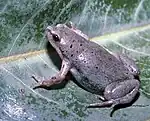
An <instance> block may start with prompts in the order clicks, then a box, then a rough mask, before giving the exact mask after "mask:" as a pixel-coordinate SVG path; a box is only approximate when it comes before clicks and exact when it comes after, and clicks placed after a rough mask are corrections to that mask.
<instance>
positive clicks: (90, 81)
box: [72, 40, 129, 92]
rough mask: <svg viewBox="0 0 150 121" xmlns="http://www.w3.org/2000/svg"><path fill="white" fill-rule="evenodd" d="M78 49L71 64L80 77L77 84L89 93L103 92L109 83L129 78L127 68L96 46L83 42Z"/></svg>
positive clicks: (89, 42)
mask: <svg viewBox="0 0 150 121" xmlns="http://www.w3.org/2000/svg"><path fill="white" fill-rule="evenodd" d="M79 48H80V52H78V54H76V56H74V57H73V58H72V63H73V65H74V66H75V68H76V69H77V71H78V72H79V73H80V76H82V80H80V81H79V83H80V84H81V85H82V86H84V87H85V88H87V89H90V91H91V92H92V91H93V92H100V91H103V90H104V89H105V87H106V86H107V85H108V84H109V83H111V82H115V81H123V80H125V79H126V78H128V77H129V76H128V70H127V68H125V67H124V66H123V64H122V63H121V62H120V61H119V60H118V59H117V58H116V57H114V56H113V55H111V54H110V53H109V52H108V51H106V50H105V49H104V48H103V47H101V46H99V45H98V44H96V43H93V42H91V41H87V40H85V42H84V44H83V45H82V47H79ZM79 48H78V49H79ZM81 48H82V49H81ZM81 50H82V51H81Z"/></svg>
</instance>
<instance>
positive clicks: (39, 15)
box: [0, 0, 150, 121]
mask: <svg viewBox="0 0 150 121" xmlns="http://www.w3.org/2000/svg"><path fill="white" fill-rule="evenodd" d="M149 13H150V1H149V0H112V1H110V0H103V1H100V0H42V1H41V0H23V1H22V0H11V1H9V0H6V1H4V0H0V20H1V21H0V23H1V24H0V27H1V31H0V56H1V58H0V108H1V110H0V120H6V121H7V120H11V121H16V120H21V121H30V120H33V121H59V120H61V121H62V120H66V121H68V120H71V121H72V120H77V121H78V120H82V121H93V120H94V121H100V120H101V121H103V120H108V121H109V120H110V121H111V120H114V121H116V120H118V121H120V120H122V121H124V120H130V121H135V120H140V121H144V120H148V119H149V114H150V106H147V105H150V99H149V98H150V75H149V74H150V24H149V18H150V16H149ZM67 21H72V22H73V23H75V24H76V26H77V27H78V28H79V29H81V30H82V31H83V32H84V33H86V34H87V35H88V36H90V37H91V38H92V39H91V40H92V41H94V42H96V43H98V44H100V45H102V46H104V47H105V48H106V49H108V50H109V51H113V52H119V53H125V54H127V55H128V56H130V57H131V58H133V59H134V60H135V61H136V63H137V65H138V66H139V68H140V70H141V76H140V79H141V88H140V93H141V95H140V97H139V99H138V100H137V101H136V102H135V103H134V105H141V106H143V107H138V106H137V107H136V106H130V107H127V108H124V109H120V110H117V111H116V112H115V113H114V114H113V117H110V112H111V110H110V109H109V108H103V109H87V108H86V106H87V105H88V104H90V103H93V102H99V101H100V100H99V99H98V98H97V96H96V95H93V94H91V93H89V92H87V91H85V90H83V89H81V88H80V87H78V86H77V85H76V84H75V83H74V82H73V81H71V80H70V81H69V82H68V83H67V84H61V85H59V86H58V87H54V88H53V89H52V90H43V89H38V90H33V89H32V88H33V87H34V85H35V84H36V82H35V81H34V80H33V79H32V78H31V76H32V75H33V74H34V75H36V76H39V77H40V78H42V77H44V78H48V77H51V76H53V75H55V74H56V73H58V71H59V68H60V64H61V61H60V58H59V57H58V55H57V54H56V52H55V51H54V49H52V48H51V47H50V46H49V45H47V40H46V38H45V33H44V31H45V28H46V27H47V26H48V25H56V24H57V23H65V22H67ZM100 35H101V36H100ZM46 48H49V49H48V50H49V52H46V51H45V50H42V49H46ZM39 50H40V51H39ZM49 55H50V56H49ZM50 57H51V58H50Z"/></svg>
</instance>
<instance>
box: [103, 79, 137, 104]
mask: <svg viewBox="0 0 150 121" xmlns="http://www.w3.org/2000/svg"><path fill="white" fill-rule="evenodd" d="M139 86H140V82H139V81H138V80H136V79H132V80H125V81H123V82H119V83H118V82H114V83H111V84H110V85H108V86H107V87H106V88H105V92H104V97H105V98H106V99H107V100H112V101H113V105H118V104H126V103H130V102H131V101H132V100H133V99H134V98H135V96H136V94H137V93H138V91H139Z"/></svg>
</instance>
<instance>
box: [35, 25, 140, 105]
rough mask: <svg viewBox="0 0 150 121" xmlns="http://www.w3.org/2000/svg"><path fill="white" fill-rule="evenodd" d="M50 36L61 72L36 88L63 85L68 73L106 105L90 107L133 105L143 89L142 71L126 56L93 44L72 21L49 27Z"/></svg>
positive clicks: (49, 39) (101, 103)
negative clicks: (141, 83) (141, 88)
mask: <svg viewBox="0 0 150 121" xmlns="http://www.w3.org/2000/svg"><path fill="white" fill-rule="evenodd" d="M46 37H47V39H48V41H49V42H50V44H51V45H52V46H53V47H54V49H55V50H56V52H57V53H58V55H59V56H60V58H61V60H62V63H61V69H60V71H59V72H58V73H57V74H56V75H54V76H53V77H51V78H49V79H45V80H42V81H40V80H38V82H37V85H36V86H35V87H34V88H33V89H37V88H48V87H51V86H53V85H57V84H60V83H62V82H63V81H64V80H65V78H66V75H67V74H68V72H71V73H72V75H73V76H74V77H75V79H76V80H77V83H79V84H80V85H81V87H83V88H84V89H85V90H87V91H88V92H90V93H92V94H96V95H99V97H100V99H101V100H102V102H98V103H92V104H89V105H88V106H87V107H99V108H101V107H108V106H111V107H115V106H117V105H120V104H121V105H124V104H128V103H131V102H132V101H133V100H134V99H135V97H136V95H137V94H138V93H139V88H140V79H139V75H140V70H139V68H138V66H137V65H136V63H135V61H134V60H133V59H131V58H129V57H128V56H126V55H124V54H119V53H113V52H110V51H108V50H107V49H105V47H103V46H102V45H99V44H97V43H95V42H93V41H90V39H89V37H88V36H87V35H86V34H84V33H83V32H82V31H81V30H79V29H77V28H76V27H75V26H74V25H73V24H72V23H71V22H70V23H69V24H57V25H56V26H48V27H47V28H46Z"/></svg>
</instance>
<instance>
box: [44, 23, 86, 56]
mask: <svg viewBox="0 0 150 121" xmlns="http://www.w3.org/2000/svg"><path fill="white" fill-rule="evenodd" d="M46 35H47V38H48V41H49V42H50V43H51V45H52V46H53V47H54V48H55V49H56V51H57V52H58V53H59V54H60V53H61V52H62V51H63V50H65V49H67V47H68V46H69V45H70V44H72V43H73V42H74V43H75V42H76V41H77V40H79V39H80V38H83V39H88V37H87V36H86V35H85V34H83V33H82V32H81V31H80V30H79V29H76V28H75V27H74V26H73V24H72V23H70V24H67V25H66V24H58V25H56V26H54V27H52V26H48V27H47V29H46ZM62 49H63V50H62ZM60 56H61V55H60Z"/></svg>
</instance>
